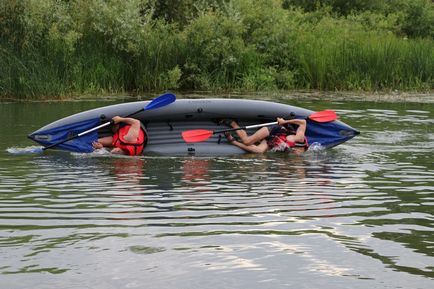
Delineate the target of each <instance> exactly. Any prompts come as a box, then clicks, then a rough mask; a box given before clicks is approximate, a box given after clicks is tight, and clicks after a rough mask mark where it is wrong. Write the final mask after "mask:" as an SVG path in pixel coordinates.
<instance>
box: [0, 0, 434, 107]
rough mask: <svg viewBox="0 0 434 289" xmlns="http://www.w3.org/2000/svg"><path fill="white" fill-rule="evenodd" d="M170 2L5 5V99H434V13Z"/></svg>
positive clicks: (78, 0)
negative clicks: (191, 93) (293, 93)
mask: <svg viewBox="0 0 434 289" xmlns="http://www.w3.org/2000/svg"><path fill="white" fill-rule="evenodd" d="M165 2H166V1H145V0H131V1H121V0H110V1H102V0H75V1H55V0H5V1H1V2H0V96H2V97H15V98H32V99H38V98H40V97H59V96H68V95H79V94H89V93H91V94H108V93H121V92H128V93H140V92H144V91H162V90H166V89H177V90H211V91H228V90H237V91H274V90H292V89H317V90H364V91H377V90H395V89H399V90H418V91H425V90H432V89H433V88H434V34H433V35H431V34H430V33H434V32H432V31H433V29H434V7H433V4H432V2H431V1H425V0H418V1H404V0H401V1H398V2H399V3H400V5H401V6H399V7H397V5H396V3H394V5H388V3H389V2H390V1H387V0H384V1H380V0H379V1H373V2H370V1H365V2H363V1H361V2H360V3H359V2H358V1H355V2H354V7H355V8H354V9H353V10H351V9H349V8H348V7H347V6H345V7H347V8H346V10H344V8H345V7H340V6H339V5H338V4H339V1H331V0H330V1H316V2H317V4H316V6H306V5H307V4H306V3H308V2H309V1H280V0H268V1H265V0H256V1H254V0H232V1H230V0H227V1H223V0H220V1H211V0H209V1H199V2H198V1H182V0H178V1H176V2H179V3H177V5H166V6H165V5H164V3H165ZM298 2H300V3H302V4H300V3H298ZM197 3H200V4H197ZM318 3H320V4H318ZM361 3H362V4H361ZM367 3H368V4H369V3H371V4H370V5H371V6H369V5H368V4H367ZM379 3H380V4H383V5H382V6H379ZM169 4H170V3H169ZM357 5H359V6H357ZM356 8H357V9H356ZM395 10H396V11H395ZM409 19H411V21H412V23H414V26H415V27H412V26H409Z"/></svg>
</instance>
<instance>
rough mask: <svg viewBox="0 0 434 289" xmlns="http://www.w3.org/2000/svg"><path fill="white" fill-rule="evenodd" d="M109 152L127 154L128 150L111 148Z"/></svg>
mask: <svg viewBox="0 0 434 289" xmlns="http://www.w3.org/2000/svg"><path fill="white" fill-rule="evenodd" d="M110 153H112V154H115V155H128V152H127V151H125V150H123V149H121V148H113V149H112V150H111V151H110Z"/></svg>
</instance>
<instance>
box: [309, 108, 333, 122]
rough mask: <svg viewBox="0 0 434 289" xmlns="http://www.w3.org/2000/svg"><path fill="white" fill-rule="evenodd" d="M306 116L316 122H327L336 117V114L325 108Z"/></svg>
mask: <svg viewBox="0 0 434 289" xmlns="http://www.w3.org/2000/svg"><path fill="white" fill-rule="evenodd" d="M308 118H309V119H310V120H313V121H316V122H329V121H334V120H336V119H337V118H338V115H337V114H336V112H335V111H333V110H330V109H326V110H323V111H318V112H315V113H312V114H311V115H309V117H308Z"/></svg>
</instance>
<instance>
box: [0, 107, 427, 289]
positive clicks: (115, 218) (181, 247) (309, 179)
mask: <svg viewBox="0 0 434 289" xmlns="http://www.w3.org/2000/svg"><path fill="white" fill-rule="evenodd" d="M106 104H109V103H101V102H99V103H98V102H68V103H27V104H17V103H2V104H0V120H1V124H2V125H1V126H0V135H1V139H0V288H1V289H15V288H74V289H75V288H77V289H78V288H80V289H81V288H104V289H119V288H198V289H204V288H325V289H329V288H330V289H336V288H412V289H413V288H426V289H428V288H434V222H433V221H434V165H433V162H434V161H433V160H434V107H433V104H432V103H426V104H423V103H379V102H321V101H305V100H299V101H295V102H294V101H292V102H291V104H295V105H299V106H303V107H306V108H310V109H313V110H322V109H326V108H331V109H335V110H336V111H337V112H338V114H339V115H340V116H341V119H342V120H343V121H344V122H346V123H348V124H349V125H351V126H353V127H355V128H358V129H359V130H360V131H361V135H360V136H358V137H356V138H355V139H353V140H351V141H349V142H347V143H345V144H343V145H340V146H338V147H336V148H334V149H332V150H329V151H326V152H315V153H312V152H311V153H307V154H305V155H304V156H284V155H280V154H274V155H273V154H269V155H266V156H259V155H243V156H233V157H216V158H201V157H185V158H184V157H162V156H147V157H144V158H122V157H111V156H107V155H97V154H90V155H85V154H71V153H66V152H55V151H46V152H44V153H43V154H30V155H29V154H23V155H14V154H10V153H8V152H7V151H6V149H8V148H11V147H21V148H22V147H28V146H31V145H33V144H32V143H31V142H30V141H29V140H27V139H26V138H25V136H26V135H27V133H29V132H31V131H33V130H35V129H37V128H39V127H41V126H42V125H44V124H46V123H49V122H51V121H54V120H56V119H58V118H60V117H63V116H67V115H70V114H72V113H75V112H79V111H82V110H85V109H89V108H93V107H97V106H101V105H106Z"/></svg>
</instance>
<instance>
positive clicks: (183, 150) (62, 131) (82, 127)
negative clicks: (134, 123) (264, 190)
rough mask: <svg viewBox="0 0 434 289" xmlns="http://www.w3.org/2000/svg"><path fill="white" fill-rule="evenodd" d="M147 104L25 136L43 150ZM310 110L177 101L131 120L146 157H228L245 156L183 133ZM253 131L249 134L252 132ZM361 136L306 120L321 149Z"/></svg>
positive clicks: (77, 144)
mask: <svg viewBox="0 0 434 289" xmlns="http://www.w3.org/2000/svg"><path fill="white" fill-rule="evenodd" d="M148 103H149V102H146V101H145V102H144V101H138V102H130V103H123V104H116V105H110V106H105V107H101V108H97V109H93V110H88V111H84V112H81V113H77V114H74V115H71V116H68V117H65V118H63V119H60V120H57V121H55V122H52V123H50V124H48V125H46V126H44V127H42V128H40V129H38V130H37V131H35V132H33V133H31V134H30V135H29V136H28V137H29V138H30V139H32V140H34V141H35V142H37V143H40V144H42V145H43V146H45V147H48V146H50V145H53V144H56V143H58V142H59V141H62V140H64V139H67V138H70V137H71V136H77V135H78V134H80V133H82V132H84V131H86V130H89V129H91V128H94V127H97V126H98V125H100V124H101V123H105V122H107V121H110V120H111V118H112V117H114V116H116V115H119V116H126V115H129V114H131V113H132V112H134V111H138V110H140V109H141V108H143V107H144V106H145V105H147V104H148ZM312 113H314V112H313V111H310V110H307V109H304V108H300V107H296V106H291V105H286V104H280V103H274V102H269V101H259V100H247V99H181V100H177V101H175V102H173V103H171V104H169V105H166V106H164V107H161V108H158V109H155V110H145V111H142V112H140V113H137V114H135V115H134V118H137V119H139V120H140V121H141V122H142V124H143V126H144V128H145V129H146V131H147V137H148V140H147V145H146V147H145V149H144V154H149V153H155V154H163V155H228V154H241V153H245V152H244V151H243V150H241V149H240V148H238V147H236V146H234V145H231V144H229V143H228V142H227V141H226V138H225V137H224V135H223V134H215V135H213V136H212V137H210V138H208V139H207V140H206V141H203V142H195V143H187V142H185V141H184V139H183V138H182V132H185V131H188V130H195V129H205V130H212V131H219V130H222V129H225V128H227V127H226V126H225V125H222V124H220V123H219V120H220V119H223V118H233V119H236V120H237V121H238V123H239V124H240V125H241V126H249V125H254V124H261V123H267V122H273V121H275V120H276V118H277V117H289V116H290V115H291V116H292V117H294V116H295V118H304V119H308V117H309V115H312ZM252 132H253V131H252ZM109 134H110V128H109V127H108V126H106V127H103V128H101V129H99V130H95V131H94V132H92V133H89V134H86V135H83V136H80V137H74V139H72V140H70V141H67V142H64V143H62V144H59V145H56V147H55V148H56V149H61V150H67V151H74V152H91V151H92V150H93V149H92V146H91V143H92V142H93V141H95V140H97V138H98V137H102V136H106V135H109ZM357 134H359V132H358V131H357V130H356V129H354V128H352V127H350V126H348V125H346V124H345V123H343V122H341V121H338V120H334V121H329V122H316V121H311V120H309V119H308V121H307V130H306V136H307V138H308V141H309V144H313V143H317V144H320V145H321V146H323V147H325V148H330V147H333V146H336V145H339V144H341V143H343V142H345V141H347V140H349V139H351V138H353V137H354V136H356V135H357Z"/></svg>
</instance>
